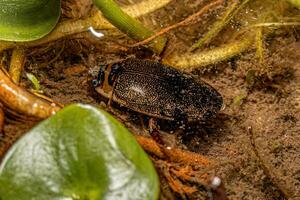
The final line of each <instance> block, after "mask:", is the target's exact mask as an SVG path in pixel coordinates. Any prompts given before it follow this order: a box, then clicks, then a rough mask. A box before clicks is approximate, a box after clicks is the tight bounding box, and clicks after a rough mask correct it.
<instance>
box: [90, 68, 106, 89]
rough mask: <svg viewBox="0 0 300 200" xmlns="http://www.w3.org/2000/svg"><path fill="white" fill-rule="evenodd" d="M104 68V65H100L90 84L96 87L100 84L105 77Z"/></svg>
mask: <svg viewBox="0 0 300 200" xmlns="http://www.w3.org/2000/svg"><path fill="white" fill-rule="evenodd" d="M105 68H106V66H103V65H102V66H100V70H99V72H98V75H97V77H95V78H94V79H93V80H92V84H93V86H94V87H98V86H101V85H102V84H103V82H104V79H105Z"/></svg>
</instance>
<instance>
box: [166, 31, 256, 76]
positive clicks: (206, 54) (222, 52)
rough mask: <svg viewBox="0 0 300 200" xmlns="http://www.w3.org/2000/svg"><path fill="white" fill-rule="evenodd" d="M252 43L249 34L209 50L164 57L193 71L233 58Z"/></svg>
mask: <svg viewBox="0 0 300 200" xmlns="http://www.w3.org/2000/svg"><path fill="white" fill-rule="evenodd" d="M252 43H253V39H252V37H251V36H248V37H246V38H244V39H243V40H241V41H235V42H232V43H229V44H226V45H224V46H221V47H217V48H214V49H211V50H208V51H203V52H199V53H186V54H183V55H178V54H175V55H171V56H168V57H167V58H166V59H164V60H163V62H164V63H166V64H169V65H171V66H174V67H175V68H177V69H180V70H186V71H191V70H193V69H195V68H199V67H204V66H207V65H210V64H216V63H218V62H221V61H224V60H226V59H229V58H232V57H233V56H236V55H238V54H240V53H242V52H243V51H245V50H247V49H248V48H249V47H250V45H251V44H252Z"/></svg>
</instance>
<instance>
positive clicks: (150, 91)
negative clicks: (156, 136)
mask: <svg viewBox="0 0 300 200" xmlns="http://www.w3.org/2000/svg"><path fill="white" fill-rule="evenodd" d="M103 71H104V72H105V75H104V76H103V75H101V77H102V78H103V77H104V79H105V80H98V82H97V81H94V82H96V83H98V84H96V85H95V86H96V87H95V89H96V91H97V92H98V93H100V94H101V95H102V96H104V97H106V98H109V99H111V100H112V101H113V102H116V103H118V104H120V105H122V106H124V107H127V108H129V109H130V110H133V111H135V112H138V113H141V114H144V115H148V116H151V117H155V118H159V119H165V120H178V119H180V118H186V120H187V121H204V120H206V119H208V118H211V117H213V116H215V115H216V114H217V113H218V111H219V110H220V109H221V107H222V104H223V99H222V96H221V95H220V94H219V93H218V92H217V90H215V89H214V88H213V87H212V86H210V85H209V84H207V83H205V82H204V81H201V80H200V81H198V80H195V79H194V78H193V77H191V76H190V75H188V74H184V73H181V72H179V71H177V70H176V69H174V68H172V67H170V66H167V65H163V64H161V63H159V62H154V61H150V60H141V59H135V58H130V59H126V60H124V61H121V62H118V63H114V64H111V65H108V66H106V67H105V68H101V69H100V70H99V73H103ZM98 77H100V76H99V75H98ZM99 81H100V82H99Z"/></svg>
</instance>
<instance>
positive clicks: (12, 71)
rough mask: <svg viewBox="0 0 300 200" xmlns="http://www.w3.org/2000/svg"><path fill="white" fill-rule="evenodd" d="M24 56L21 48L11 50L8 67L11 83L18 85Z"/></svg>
mask: <svg viewBox="0 0 300 200" xmlns="http://www.w3.org/2000/svg"><path fill="white" fill-rule="evenodd" d="M25 59H26V55H25V52H24V50H23V49H22V48H15V49H14V50H13V53H12V56H11V61H10V66H9V75H10V78H11V79H12V81H13V82H14V83H15V84H17V85H19V83H20V78H21V74H22V71H23V68H24V65H25Z"/></svg>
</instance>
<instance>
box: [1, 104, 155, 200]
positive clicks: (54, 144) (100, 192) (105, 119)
mask: <svg viewBox="0 0 300 200" xmlns="http://www.w3.org/2000/svg"><path fill="white" fill-rule="evenodd" d="M158 193H159V181H158V176H157V174H156V171H155V169H154V167H153V165H152V163H151V161H150V160H149V158H148V156H147V154H146V153H145V152H144V151H143V149H142V148H141V147H140V146H139V145H138V143H137V142H136V141H135V139H134V137H133V136H132V135H131V133H130V132H128V130H127V129H126V128H124V127H123V126H122V125H121V124H120V123H119V122H118V121H117V120H115V119H114V118H113V117H111V116H110V115H109V114H108V113H106V112H105V111H101V110H99V109H96V108H94V107H91V106H86V105H72V106H68V107H66V108H64V109H63V110H61V111H60V112H58V113H57V114H56V115H55V116H52V117H51V118H49V119H47V120H45V121H44V122H42V123H41V124H39V125H38V126H36V127H35V128H33V129H32V130H31V131H29V132H28V133H27V134H26V135H25V136H23V137H22V138H21V139H20V140H19V141H17V142H16V143H15V144H14V145H13V147H12V148H11V149H10V150H9V151H8V153H7V154H6V156H5V157H4V159H3V161H2V163H1V165H0V199H2V200H33V199H38V200H49V199H51V200H69V199H70V200H72V199H82V200H100V199H108V200H110V199H111V200H115V199H122V200H123V199H157V198H158Z"/></svg>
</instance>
